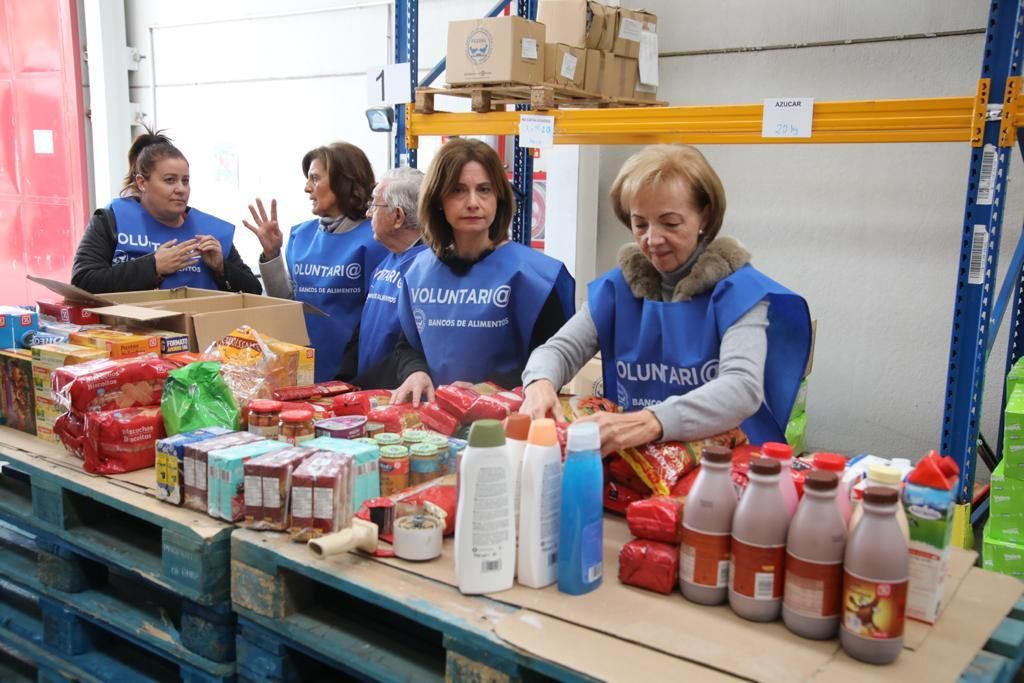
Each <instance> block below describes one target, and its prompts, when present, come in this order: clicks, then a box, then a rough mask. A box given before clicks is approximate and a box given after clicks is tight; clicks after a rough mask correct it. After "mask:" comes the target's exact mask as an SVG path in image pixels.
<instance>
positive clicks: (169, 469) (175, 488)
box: [156, 427, 231, 505]
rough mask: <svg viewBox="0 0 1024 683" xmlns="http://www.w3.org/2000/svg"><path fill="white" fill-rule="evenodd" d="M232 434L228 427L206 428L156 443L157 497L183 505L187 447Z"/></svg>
mask: <svg viewBox="0 0 1024 683" xmlns="http://www.w3.org/2000/svg"><path fill="white" fill-rule="evenodd" d="M230 433H231V430H230V429H227V428H226V427H206V428H204V429H197V430H195V431H193V432H183V433H181V434H175V435H174V436H168V437H167V438H164V439H159V440H158V441H157V442H156V487H157V491H156V497H157V498H159V499H160V500H162V501H164V502H165V503H170V504H171V505H181V502H182V498H183V494H182V487H183V486H184V483H185V478H184V460H185V446H186V445H187V444H190V443H196V442H198V441H205V440H207V439H212V438H214V437H216V436H223V435H224V434H230Z"/></svg>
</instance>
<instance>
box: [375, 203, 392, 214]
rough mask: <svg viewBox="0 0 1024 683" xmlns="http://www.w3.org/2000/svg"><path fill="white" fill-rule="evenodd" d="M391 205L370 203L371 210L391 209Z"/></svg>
mask: <svg viewBox="0 0 1024 683" xmlns="http://www.w3.org/2000/svg"><path fill="white" fill-rule="evenodd" d="M390 208H391V207H390V206H388V205H387V204H370V212H371V213H372V212H373V211H376V210H377V209H390Z"/></svg>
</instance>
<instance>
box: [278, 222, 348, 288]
mask: <svg viewBox="0 0 1024 683" xmlns="http://www.w3.org/2000/svg"><path fill="white" fill-rule="evenodd" d="M363 220H364V219H360V220H352V219H351V218H346V217H344V216H342V217H341V218H321V219H320V229H321V230H326V231H327V232H334V233H344V232H348V231H350V230H353V229H355V227H356V226H357V225H359V224H360V223H362V222H363ZM260 276H261V277H262V278H263V288H264V289H265V290H266V292H267V296H276V297H277V298H279V299H291V298H293V296H292V295H293V294H294V292H295V282H294V281H293V280H292V279H291V277H290V276H289V275H288V266H287V264H286V263H285V260H284V252H283V251H282V252H281V254H280V255H279V256H278V257H277V258H272V259H270V260H269V261H264V260H263V255H262V254H260Z"/></svg>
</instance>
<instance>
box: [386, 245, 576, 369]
mask: <svg viewBox="0 0 1024 683" xmlns="http://www.w3.org/2000/svg"><path fill="white" fill-rule="evenodd" d="M575 289H576V284H575V282H574V281H573V279H572V276H570V275H569V272H568V271H567V270H566V269H565V266H564V265H562V262H561V261H556V260H555V259H553V258H551V257H550V256H545V255H544V254H541V253H540V252H539V251H535V250H533V249H531V248H529V247H526V246H523V245H521V244H518V243H516V242H507V243H505V244H504V245H502V246H501V247H499V248H498V249H497V250H496V251H495V252H494V253H493V254H491V255H490V256H488V257H487V258H485V259H484V260H482V261H480V262H478V263H476V264H475V265H474V266H473V267H472V268H471V269H470V271H469V272H468V273H466V274H465V275H461V276H460V275H456V274H455V273H454V272H452V270H451V269H450V268H449V267H448V266H446V265H445V264H444V263H442V262H441V261H440V260H439V259H438V258H437V256H435V255H434V253H433V252H432V251H424V252H422V253H420V254H419V255H418V256H417V257H416V258H415V259H414V260H413V262H412V265H410V266H409V269H408V270H407V271H406V274H405V286H404V287H402V290H401V292H400V294H399V297H398V301H399V316H400V318H401V324H402V333H403V334H404V335H405V337H406V339H407V340H408V341H409V344H410V345H411V346H412V347H413V348H415V349H417V350H418V351H420V352H422V353H423V355H424V356H425V357H426V360H427V365H428V366H429V368H430V376H431V379H432V380H433V381H434V384H435V385H440V384H449V383H451V382H454V381H456V380H464V381H467V382H481V381H484V380H486V379H487V378H488V377H493V376H495V375H497V374H507V373H513V372H521V371H522V369H523V367H524V366H525V365H526V361H527V359H528V358H529V355H530V338H531V336H532V335H533V328H534V325H535V324H536V322H537V318H538V316H539V315H540V312H541V309H542V308H543V307H544V303H545V302H546V301H547V299H548V297H549V296H550V294H551V291H552V290H554V291H555V292H556V293H557V294H558V299H559V301H560V302H561V303H562V307H563V310H564V313H565V317H566V319H568V318H570V317H571V316H572V313H573V309H574V308H575V303H574V298H573V297H574V295H575Z"/></svg>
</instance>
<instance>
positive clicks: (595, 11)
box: [537, 0, 616, 50]
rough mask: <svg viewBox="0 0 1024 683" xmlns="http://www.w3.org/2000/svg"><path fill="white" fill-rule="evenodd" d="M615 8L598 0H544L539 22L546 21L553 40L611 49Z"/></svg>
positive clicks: (567, 43)
mask: <svg viewBox="0 0 1024 683" xmlns="http://www.w3.org/2000/svg"><path fill="white" fill-rule="evenodd" d="M615 9H616V8H614V7H608V6H607V5H603V4H601V3H600V2H595V1H594V0H540V3H539V4H538V5H537V21H539V22H540V23H542V24H544V27H545V30H546V32H547V40H548V42H550V43H565V44H566V45H572V46H573V47H579V48H593V49H595V50H598V49H599V50H611V49H612V46H613V45H614V44H615V18H616V12H615Z"/></svg>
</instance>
